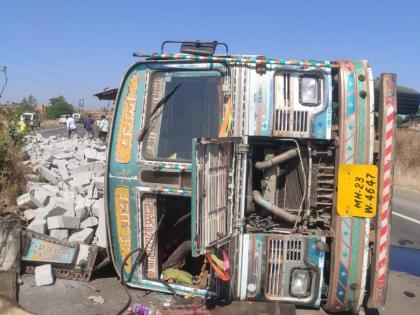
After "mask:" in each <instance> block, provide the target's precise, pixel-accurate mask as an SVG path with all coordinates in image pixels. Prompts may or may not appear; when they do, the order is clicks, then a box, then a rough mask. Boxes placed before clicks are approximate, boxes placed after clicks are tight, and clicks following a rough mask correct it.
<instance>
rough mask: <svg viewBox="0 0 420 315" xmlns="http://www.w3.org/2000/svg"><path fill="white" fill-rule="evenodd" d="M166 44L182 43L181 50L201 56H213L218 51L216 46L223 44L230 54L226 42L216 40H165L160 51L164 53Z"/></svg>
mask: <svg viewBox="0 0 420 315" xmlns="http://www.w3.org/2000/svg"><path fill="white" fill-rule="evenodd" d="M166 44H181V47H180V52H181V53H186V54H192V55H199V56H212V55H214V53H215V51H216V47H217V46H219V45H221V46H223V47H225V51H226V55H228V54H229V47H228V45H227V44H226V43H223V42H219V41H217V40H214V41H200V40H196V41H188V40H165V41H164V42H163V43H162V44H161V46H160V53H161V54H163V50H164V48H165V45H166Z"/></svg>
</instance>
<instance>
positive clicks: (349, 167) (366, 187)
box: [337, 164, 378, 218]
mask: <svg viewBox="0 0 420 315" xmlns="http://www.w3.org/2000/svg"><path fill="white" fill-rule="evenodd" d="M377 192H378V167H377V166H376V165H363V164H343V165H341V166H340V168H339V170H338V200H337V212H338V214H339V215H340V216H352V217H362V218H372V217H374V216H375V215H376V204H377Z"/></svg>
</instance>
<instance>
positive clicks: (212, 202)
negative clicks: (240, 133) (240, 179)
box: [191, 138, 241, 256]
mask: <svg viewBox="0 0 420 315" xmlns="http://www.w3.org/2000/svg"><path fill="white" fill-rule="evenodd" d="M239 142H240V139H238V138H223V139H194V140H193V157H192V204H191V219H192V221H191V222H192V227H191V231H192V233H191V234H192V235H191V240H192V255H193V256H199V255H203V254H205V252H206V248H209V247H211V246H218V245H222V244H225V243H227V242H228V241H229V239H230V237H231V236H232V232H233V220H234V216H235V215H234V212H235V210H234V209H235V204H236V203H237V200H236V198H235V184H236V183H235V175H236V172H235V165H236V164H237V163H240V162H241V161H240V159H238V158H237V157H236V154H235V152H236V145H238V144H239Z"/></svg>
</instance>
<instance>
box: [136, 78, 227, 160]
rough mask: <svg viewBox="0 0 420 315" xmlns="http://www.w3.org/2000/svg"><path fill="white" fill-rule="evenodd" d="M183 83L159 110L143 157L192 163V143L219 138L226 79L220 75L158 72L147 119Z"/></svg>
mask: <svg viewBox="0 0 420 315" xmlns="http://www.w3.org/2000/svg"><path fill="white" fill-rule="evenodd" d="M179 83H181V86H180V87H179V89H178V90H177V91H176V93H175V94H173V95H172V97H171V98H170V99H169V100H168V101H167V103H166V104H164V105H163V106H162V108H161V109H159V111H160V113H158V117H157V118H156V120H155V121H154V123H153V125H152V126H151V127H150V131H149V132H148V134H147V136H146V137H145V140H144V144H143V156H144V157H145V158H146V159H157V160H186V161H189V160H191V154H192V153H191V140H192V138H197V137H217V134H218V126H219V120H220V115H221V110H222V92H221V90H222V78H221V74H220V73H219V72H217V71H172V72H156V73H154V74H153V75H152V76H151V82H150V84H149V97H148V102H147V103H148V104H147V113H146V119H147V117H148V116H149V114H150V112H151V110H152V109H153V108H154V106H155V105H156V103H157V102H159V100H160V99H161V98H162V97H164V96H165V95H166V94H167V93H169V92H170V91H172V90H173V89H174V88H175V87H176V86H177V85H178V84H179Z"/></svg>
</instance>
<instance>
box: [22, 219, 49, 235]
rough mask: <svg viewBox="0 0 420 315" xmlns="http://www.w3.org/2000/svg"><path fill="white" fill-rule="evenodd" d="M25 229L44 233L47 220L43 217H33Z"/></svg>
mask: <svg viewBox="0 0 420 315" xmlns="http://www.w3.org/2000/svg"><path fill="white" fill-rule="evenodd" d="M27 229H28V230H31V231H34V232H38V233H42V234H45V233H46V231H47V221H46V220H45V219H35V220H33V221H32V222H31V223H30V224H29V225H28V227H27Z"/></svg>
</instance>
